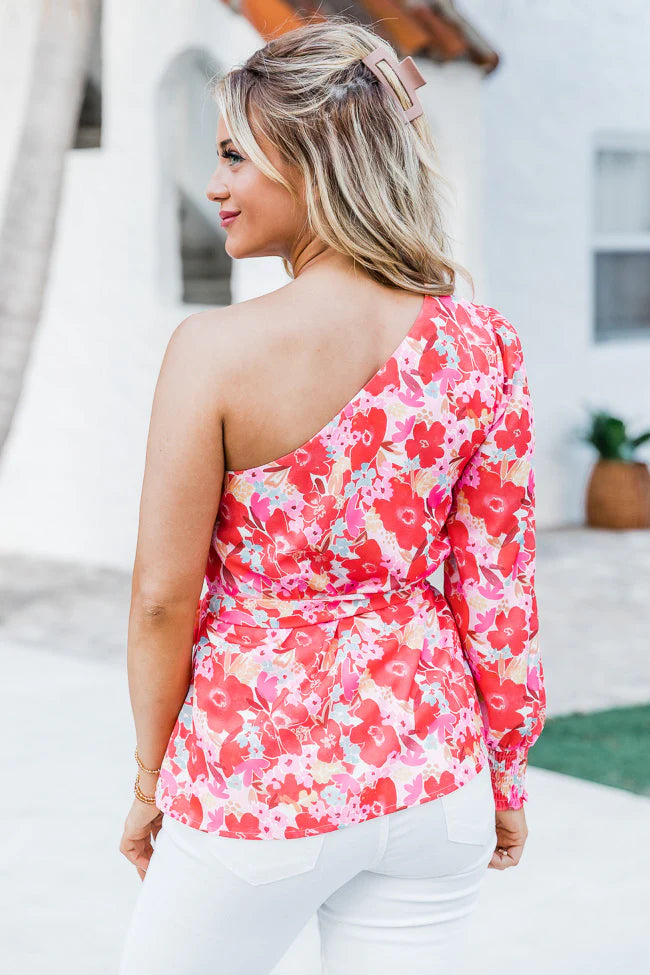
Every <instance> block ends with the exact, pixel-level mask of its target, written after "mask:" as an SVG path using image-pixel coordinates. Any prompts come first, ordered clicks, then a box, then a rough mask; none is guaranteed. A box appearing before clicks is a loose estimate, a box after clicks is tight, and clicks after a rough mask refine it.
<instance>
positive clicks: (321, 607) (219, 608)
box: [197, 576, 439, 629]
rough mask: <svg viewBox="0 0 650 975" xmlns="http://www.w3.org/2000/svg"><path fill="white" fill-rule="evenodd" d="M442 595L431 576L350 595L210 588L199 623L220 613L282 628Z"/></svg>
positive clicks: (252, 623)
mask: <svg viewBox="0 0 650 975" xmlns="http://www.w3.org/2000/svg"><path fill="white" fill-rule="evenodd" d="M418 593H419V594H420V595H421V594H423V593H424V594H428V595H430V596H432V597H435V596H436V595H439V594H438V592H437V590H436V589H435V588H434V587H433V586H432V585H431V583H430V582H429V581H428V576H423V577H421V578H420V579H416V580H415V581H414V582H411V583H409V584H408V585H405V586H403V587H401V588H399V589H387V590H380V591H378V592H377V591H376V592H369V593H359V592H355V593H349V594H348V595H336V596H328V595H320V594H318V593H317V594H315V595H314V596H311V597H309V598H308V599H283V598H282V597H279V596H261V595H259V594H256V595H249V594H246V593H242V592H241V590H238V591H235V592H234V593H228V592H226V591H225V590H222V589H218V590H215V589H211V590H208V592H206V594H205V595H204V597H203V598H202V600H201V602H200V604H199V609H198V610H197V623H198V625H200V623H201V622H203V620H204V619H205V617H206V616H208V615H210V616H213V617H218V618H219V619H220V620H222V621H223V622H224V623H229V624H231V625H232V624H235V625H238V626H261V627H267V628H272V629H275V628H280V629H284V628H287V627H295V626H309V625H310V624H316V623H326V622H328V621H329V620H335V619H343V618H345V617H347V616H361V615H363V614H364V613H375V612H382V611H384V610H390V609H392V608H394V607H399V606H401V605H403V604H404V603H405V602H406V601H407V600H409V599H410V598H412V597H413V596H415V595H417V594H418Z"/></svg>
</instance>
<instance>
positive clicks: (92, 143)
mask: <svg viewBox="0 0 650 975" xmlns="http://www.w3.org/2000/svg"><path fill="white" fill-rule="evenodd" d="M101 144H102V4H101V0H100V2H99V3H98V4H97V7H96V10H95V19H94V22H93V25H92V39H91V43H90V50H89V52H88V65H87V68H86V80H85V87H84V93H83V100H82V103H81V109H80V111H79V118H78V120H77V130H76V132H75V136H74V141H73V144H72V147H73V148H74V149H96V148H98V147H100V146H101Z"/></svg>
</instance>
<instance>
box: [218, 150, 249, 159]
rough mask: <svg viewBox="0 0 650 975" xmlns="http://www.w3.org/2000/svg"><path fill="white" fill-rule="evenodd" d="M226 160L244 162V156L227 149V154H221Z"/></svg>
mask: <svg viewBox="0 0 650 975" xmlns="http://www.w3.org/2000/svg"><path fill="white" fill-rule="evenodd" d="M220 155H221V156H222V157H223V158H224V159H234V160H237V161H239V162H242V161H243V156H240V155H239V153H238V152H233V150H232V149H226V151H225V152H222V153H220Z"/></svg>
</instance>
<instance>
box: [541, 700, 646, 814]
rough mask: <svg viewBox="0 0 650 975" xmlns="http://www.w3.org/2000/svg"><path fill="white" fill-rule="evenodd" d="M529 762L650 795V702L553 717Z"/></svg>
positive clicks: (579, 777) (546, 724)
mask: <svg viewBox="0 0 650 975" xmlns="http://www.w3.org/2000/svg"><path fill="white" fill-rule="evenodd" d="M528 764H529V765H536V766H538V767H539V768H545V769H550V770H551V771H553V772H562V773H564V774H565V775H573V776H575V777H576V778H578V779H588V780H589V781H591V782H601V783H602V784H603V785H611V786H614V787H616V788H617V789H627V790H628V791H629V792H636V793H638V794H639V795H642V796H650V704H643V705H635V706H634V707H625V708H610V709H608V710H606V711H589V712H587V713H581V712H576V713H574V714H567V715H558V716H557V717H552V718H547V719H546V723H545V725H544V729H543V731H542V734H541V736H540V737H539V738H538V740H537V741H536V742H535V744H534V745H533V747H532V748H531V749H530V752H529V757H528Z"/></svg>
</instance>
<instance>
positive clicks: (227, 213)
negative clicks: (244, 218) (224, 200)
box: [219, 210, 241, 227]
mask: <svg viewBox="0 0 650 975" xmlns="http://www.w3.org/2000/svg"><path fill="white" fill-rule="evenodd" d="M240 212H241V211H239V210H221V212H220V213H219V216H220V217H221V226H222V227H223V226H225V225H226V224H228V223H232V221H233V220H234V219H235V217H237V216H239V214H240Z"/></svg>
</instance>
